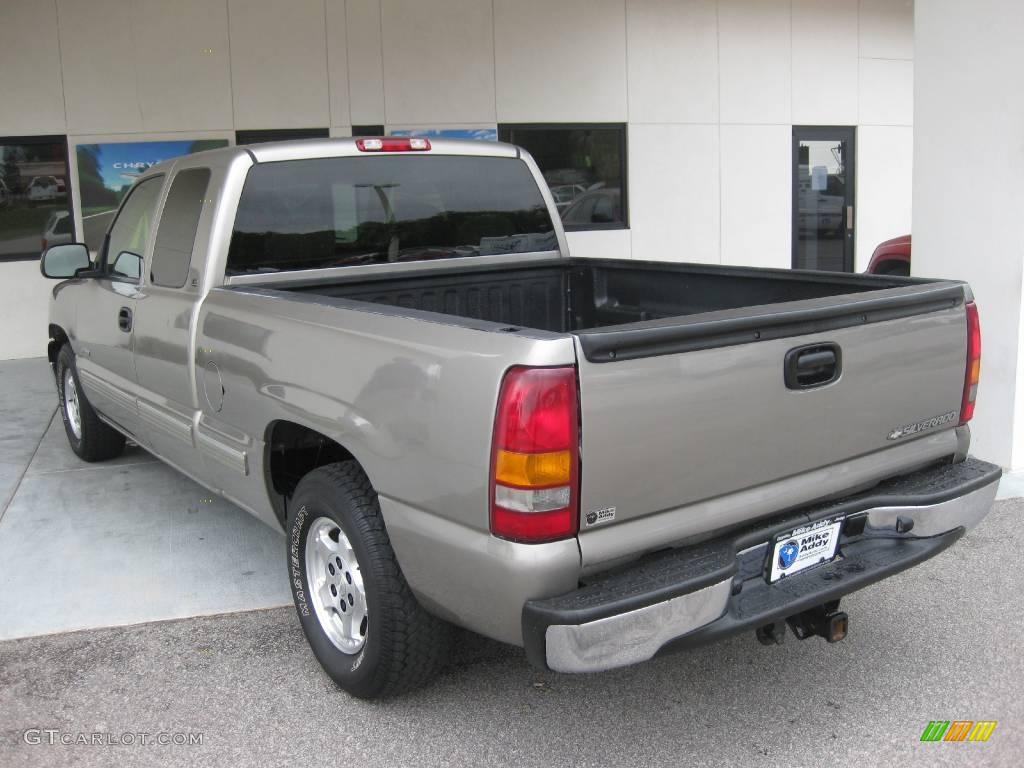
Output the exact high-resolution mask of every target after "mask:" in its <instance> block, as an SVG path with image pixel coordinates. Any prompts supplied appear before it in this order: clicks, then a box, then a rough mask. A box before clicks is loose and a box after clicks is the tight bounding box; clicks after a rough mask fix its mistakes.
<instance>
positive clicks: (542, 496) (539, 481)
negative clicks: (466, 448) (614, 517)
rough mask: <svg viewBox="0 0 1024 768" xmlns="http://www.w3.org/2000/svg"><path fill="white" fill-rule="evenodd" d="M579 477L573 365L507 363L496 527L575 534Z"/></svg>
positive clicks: (494, 494)
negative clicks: (533, 366) (548, 365)
mask: <svg viewBox="0 0 1024 768" xmlns="http://www.w3.org/2000/svg"><path fill="white" fill-rule="evenodd" d="M578 476H579V408H578V405H577V398H576V369H575V368H522V367H517V368H511V369H509V371H508V372H507V373H506V374H505V379H504V381H502V383H501V392H500V394H499V395H498V409H497V415H496V417H495V421H494V437H493V445H492V448H491V483H490V494H491V499H490V503H491V532H492V533H493V534H494V535H495V536H501V537H502V538H506V539H512V540H514V541H522V542H528V543H538V542H542V541H554V540H555V539H564V538H568V537H570V536H574V535H575V534H576V531H577V529H578V525H579V522H578V521H579V508H578V501H577V493H578V489H577V487H576V486H577V484H578Z"/></svg>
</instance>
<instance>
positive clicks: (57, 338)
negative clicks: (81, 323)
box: [46, 323, 71, 365]
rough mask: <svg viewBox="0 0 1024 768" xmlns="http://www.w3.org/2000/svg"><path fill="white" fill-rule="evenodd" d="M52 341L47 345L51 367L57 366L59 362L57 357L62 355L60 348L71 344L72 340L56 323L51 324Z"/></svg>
mask: <svg viewBox="0 0 1024 768" xmlns="http://www.w3.org/2000/svg"><path fill="white" fill-rule="evenodd" d="M49 332H50V341H49V343H48V344H47V345H46V357H47V359H48V360H49V361H50V365H55V364H56V362H57V355H58V354H59V353H60V348H61V347H63V346H64V345H65V344H70V343H71V338H70V337H69V336H68V334H67V333H66V332H65V330H64V329H63V328H61V327H60V326H59V325H57V324H56V323H50V328H49Z"/></svg>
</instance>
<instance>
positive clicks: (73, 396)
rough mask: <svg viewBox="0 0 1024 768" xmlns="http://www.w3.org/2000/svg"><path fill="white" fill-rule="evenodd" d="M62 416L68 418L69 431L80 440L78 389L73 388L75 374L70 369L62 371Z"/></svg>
mask: <svg viewBox="0 0 1024 768" xmlns="http://www.w3.org/2000/svg"><path fill="white" fill-rule="evenodd" d="M64 414H65V415H66V416H67V417H68V424H69V425H71V431H72V432H74V433H75V438H76V439H77V440H81V439H82V411H81V408H80V407H79V405H78V387H77V386H75V374H73V373H72V372H71V369H70V368H65V369H64Z"/></svg>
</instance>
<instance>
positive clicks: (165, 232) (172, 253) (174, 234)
mask: <svg viewBox="0 0 1024 768" xmlns="http://www.w3.org/2000/svg"><path fill="white" fill-rule="evenodd" d="M209 183H210V170H209V168H189V169H186V170H184V171H181V172H179V173H178V174H177V175H176V176H175V177H174V181H172V182H171V191H170V192H168V193H167V202H165V203H164V210H163V213H162V214H161V215H160V226H159V228H158V229H157V231H156V245H154V246H153V267H152V269H151V270H150V280H151V281H152V283H153V285H162V286H164V287H166V288H181V287H182V286H183V285H185V282H186V280H187V279H188V270H189V266H190V265H191V263H192V247H193V246H194V245H195V241H196V230H197V229H198V228H199V217H200V216H201V215H202V213H203V201H204V200H205V199H206V188H207V186H209Z"/></svg>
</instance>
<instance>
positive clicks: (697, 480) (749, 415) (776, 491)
mask: <svg viewBox="0 0 1024 768" xmlns="http://www.w3.org/2000/svg"><path fill="white" fill-rule="evenodd" d="M963 302H964V287H963V286H962V285H960V284H954V283H932V284H924V285H920V284H918V285H912V286H907V287H901V288H892V289H885V290H879V291H875V292H871V293H860V294H854V295H842V296H834V297H831V298H825V299H816V300H813V301H802V302H791V303H786V304H776V305H769V306H762V307H749V308H745V309H742V310H732V311H725V312H714V313H706V314H702V315H692V316H688V317H682V318H674V319H670V320H658V321H652V322H649V323H636V324H633V325H629V326H618V327H615V328H608V329H598V330H593V331H581V332H578V333H577V334H576V345H577V356H578V361H579V386H580V408H581V415H582V434H581V440H582V442H581V452H582V471H581V491H580V517H581V519H580V537H579V538H580V547H581V550H582V553H583V560H584V565H593V564H595V562H597V561H599V560H600V561H604V560H609V559H614V558H615V557H620V556H627V555H633V554H637V553H638V552H636V551H630V549H631V548H633V549H634V550H635V548H636V547H637V546H641V547H643V548H645V549H651V548H657V546H654V547H652V544H655V543H657V544H658V545H660V546H667V545H669V544H672V543H674V542H675V541H678V540H680V539H683V538H688V537H692V536H694V535H699V534H701V533H704V532H706V531H710V530H714V529H716V528H721V527H725V526H728V525H734V524H736V523H740V522H744V520H745V519H753V518H755V517H758V516H762V515H765V514H770V513H772V512H775V511H778V510H779V509H780V508H781V506H793V504H792V503H790V502H793V501H794V496H793V493H794V490H796V493H797V498H796V499H795V502H796V503H805V502H810V501H812V500H814V499H816V498H821V497H823V496H825V495H827V494H830V493H835V492H837V491H839V490H846V489H847V488H850V487H851V486H853V485H856V484H863V483H864V481H865V477H864V472H863V471H861V474H860V475H856V476H855V473H849V474H845V473H847V470H848V467H849V466H852V464H847V462H848V460H850V459H853V458H855V457H864V456H866V455H870V454H876V455H877V454H878V453H879V452H884V451H889V452H890V453H889V454H886V455H885V456H886V458H891V459H893V462H892V463H891V464H889V463H887V462H886V461H881V462H880V461H877V460H876V461H874V462H873V463H872V464H871V467H872V469H871V470H870V471H871V472H872V473H873V474H874V475H876V476H873V477H868V478H867V480H868V482H870V481H872V480H879V479H882V478H883V477H885V476H887V475H891V474H895V473H896V472H899V471H905V470H906V469H909V467H905V466H900V465H898V462H897V461H896V459H897V458H898V457H899V458H900V459H901V460H903V461H904V463H906V460H907V457H909V456H913V457H914V460H915V461H927V460H930V459H933V458H938V457H939V456H941V455H948V454H950V453H952V450H950V449H949V446H950V445H951V444H953V443H955V440H952V433H951V432H950V430H953V429H954V428H955V427H956V425H957V423H958V418H957V417H958V412H959V408H960V400H961V396H962V394H963V382H964V367H965V361H966V351H967V338H966V333H967V331H966V315H965V311H964V303H963ZM804 348H806V349H804ZM794 350H796V351H794ZM830 354H831V355H832V357H834V358H835V359H836V364H837V366H838V371H837V373H836V376H835V378H834V380H832V381H830V382H828V383H824V384H818V383H816V382H817V380H818V379H825V378H827V377H828V375H829V369H828V366H829V360H830V359H831V358H830ZM787 356H788V357H787ZM787 367H788V368H789V369H790V376H789V382H787V375H786V370H787ZM794 370H795V371H796V377H795V378H794ZM808 383H810V386H806V388H803V387H802V385H806V384H808ZM794 387H796V388H794ZM915 425H916V426H915ZM939 437H941V438H945V439H939ZM909 443H915V444H916V446H917V449H916V451H915V450H913V449H911V448H908V444H909ZM929 451H930V452H931V453H934V454H936V455H934V456H932V455H926V454H927V453H928V452H929ZM830 466H831V467H832V469H831V470H830V471H827V472H825V473H824V474H823V468H829V467H830ZM860 466H861V467H863V466H865V462H864V461H861V464H860ZM823 477H825V478H828V480H827V481H826V482H824V483H823V482H822V478H823ZM844 478H845V480H846V481H848V482H846V483H845V485H844ZM783 485H784V486H786V490H787V493H780V487H781V486H783ZM758 486H762V487H763V489H758V488H757V487H758ZM748 489H749V490H748ZM743 491H745V492H744V493H740V492H743ZM759 491H763V492H760V493H759ZM733 494H734V495H735V496H736V499H740V498H742V500H743V504H742V506H738V505H737V504H733V505H732V506H731V507H730V506H729V505H728V504H725V505H723V504H721V503H717V504H710V505H709V504H704V505H700V513H699V514H696V513H695V512H694V510H695V509H696V506H697V505H699V503H700V502H703V501H705V500H709V499H722V498H728V497H729V496H730V495H733ZM688 507H690V509H688ZM716 508H717V509H719V510H720V511H721V513H720V514H717V515H716V513H715V509H716ZM641 520H646V523H639V521H641ZM630 522H637V523H638V525H637V526H629V525H625V524H628V523H630ZM640 525H645V526H646V528H647V529H648V530H647V531H646V532H645V533H644V535H642V536H639V537H638V536H635V535H634V536H631V535H627V534H625V531H627V530H629V529H630V528H631V527H639V526H640ZM616 529H617V530H616ZM652 533H653V534H654V536H653V538H652Z"/></svg>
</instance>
